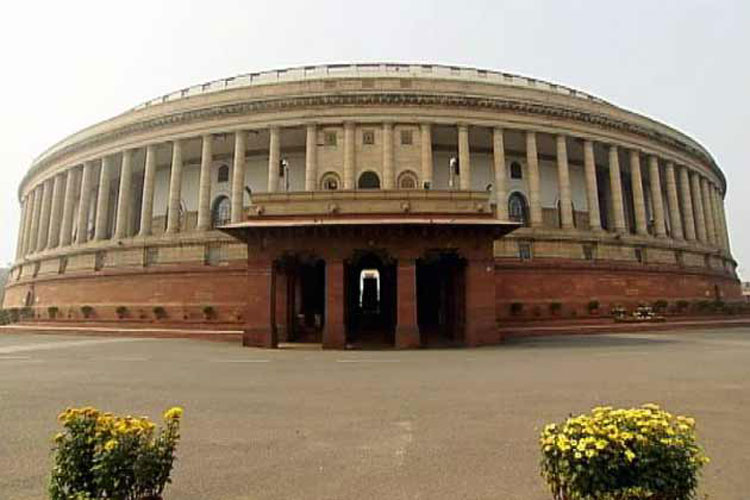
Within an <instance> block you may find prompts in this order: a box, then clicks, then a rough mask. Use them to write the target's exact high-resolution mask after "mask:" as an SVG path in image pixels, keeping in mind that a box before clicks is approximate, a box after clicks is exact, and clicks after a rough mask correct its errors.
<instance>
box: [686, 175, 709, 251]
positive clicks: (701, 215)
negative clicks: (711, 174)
mask: <svg viewBox="0 0 750 500" xmlns="http://www.w3.org/2000/svg"><path fill="white" fill-rule="evenodd" d="M700 182H701V180H700V175H699V174H698V173H697V172H693V173H691V174H690V187H691V188H692V194H693V213H694V216H695V229H696V232H697V233H698V240H699V241H701V242H702V243H708V236H707V235H706V232H707V231H706V216H705V213H706V212H704V211H703V196H702V194H701V184H700Z"/></svg>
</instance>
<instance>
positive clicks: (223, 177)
mask: <svg viewBox="0 0 750 500" xmlns="http://www.w3.org/2000/svg"><path fill="white" fill-rule="evenodd" d="M216 182H229V165H222V166H220V167H219V172H218V173H217V175H216Z"/></svg>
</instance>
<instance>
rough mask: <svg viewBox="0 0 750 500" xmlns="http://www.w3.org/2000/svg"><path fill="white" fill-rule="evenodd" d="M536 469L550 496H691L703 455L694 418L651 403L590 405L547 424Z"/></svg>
mask: <svg viewBox="0 0 750 500" xmlns="http://www.w3.org/2000/svg"><path fill="white" fill-rule="evenodd" d="M539 444H540V448H541V453H542V461H541V474H542V477H543V478H544V480H545V481H546V483H547V486H548V487H549V489H550V491H551V492H552V495H553V498H554V499H555V500H573V499H584V498H586V499H593V498H602V499H605V498H606V499H613V500H614V499H623V500H625V499H627V500H640V499H658V500H680V499H688V498H696V497H695V491H696V489H697V486H698V477H699V474H700V471H701V468H702V467H703V465H705V464H706V463H708V458H707V457H706V455H705V454H704V452H703V449H702V448H701V447H700V446H699V445H698V442H697V438H696V434H695V420H693V419H692V418H688V417H684V416H674V415H672V414H670V413H668V412H666V411H664V410H662V409H661V408H659V406H657V405H654V404H645V405H643V406H641V407H638V408H630V409H614V408H612V407H609V406H607V407H599V408H594V409H593V410H592V411H591V412H590V413H588V414H583V415H578V416H571V417H570V418H568V419H567V420H565V421H564V422H561V423H555V424H549V425H547V426H546V427H545V428H544V430H543V431H542V433H541V436H540V440H539Z"/></svg>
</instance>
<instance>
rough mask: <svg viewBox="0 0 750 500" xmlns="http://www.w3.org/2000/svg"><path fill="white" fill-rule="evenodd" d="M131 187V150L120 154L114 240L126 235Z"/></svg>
mask: <svg viewBox="0 0 750 500" xmlns="http://www.w3.org/2000/svg"><path fill="white" fill-rule="evenodd" d="M132 185H133V150H132V149H126V150H125V151H123V152H122V164H121V165H120V191H119V192H118V194H117V217H116V219H115V239H118V240H120V239H123V238H127V237H128V236H130V235H129V234H128V221H129V219H130V202H131V189H132Z"/></svg>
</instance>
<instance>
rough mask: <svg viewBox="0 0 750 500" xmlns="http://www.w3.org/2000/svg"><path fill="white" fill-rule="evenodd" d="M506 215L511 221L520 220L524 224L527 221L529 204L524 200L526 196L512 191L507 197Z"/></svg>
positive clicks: (526, 223) (525, 224)
mask: <svg viewBox="0 0 750 500" xmlns="http://www.w3.org/2000/svg"><path fill="white" fill-rule="evenodd" d="M508 217H509V218H510V220H512V221H513V222H520V223H521V224H523V225H524V226H527V225H528V223H529V204H528V203H527V202H526V197H525V196H524V195H522V194H521V193H519V192H518V191H514V192H513V193H511V195H510V196H509V197H508Z"/></svg>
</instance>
